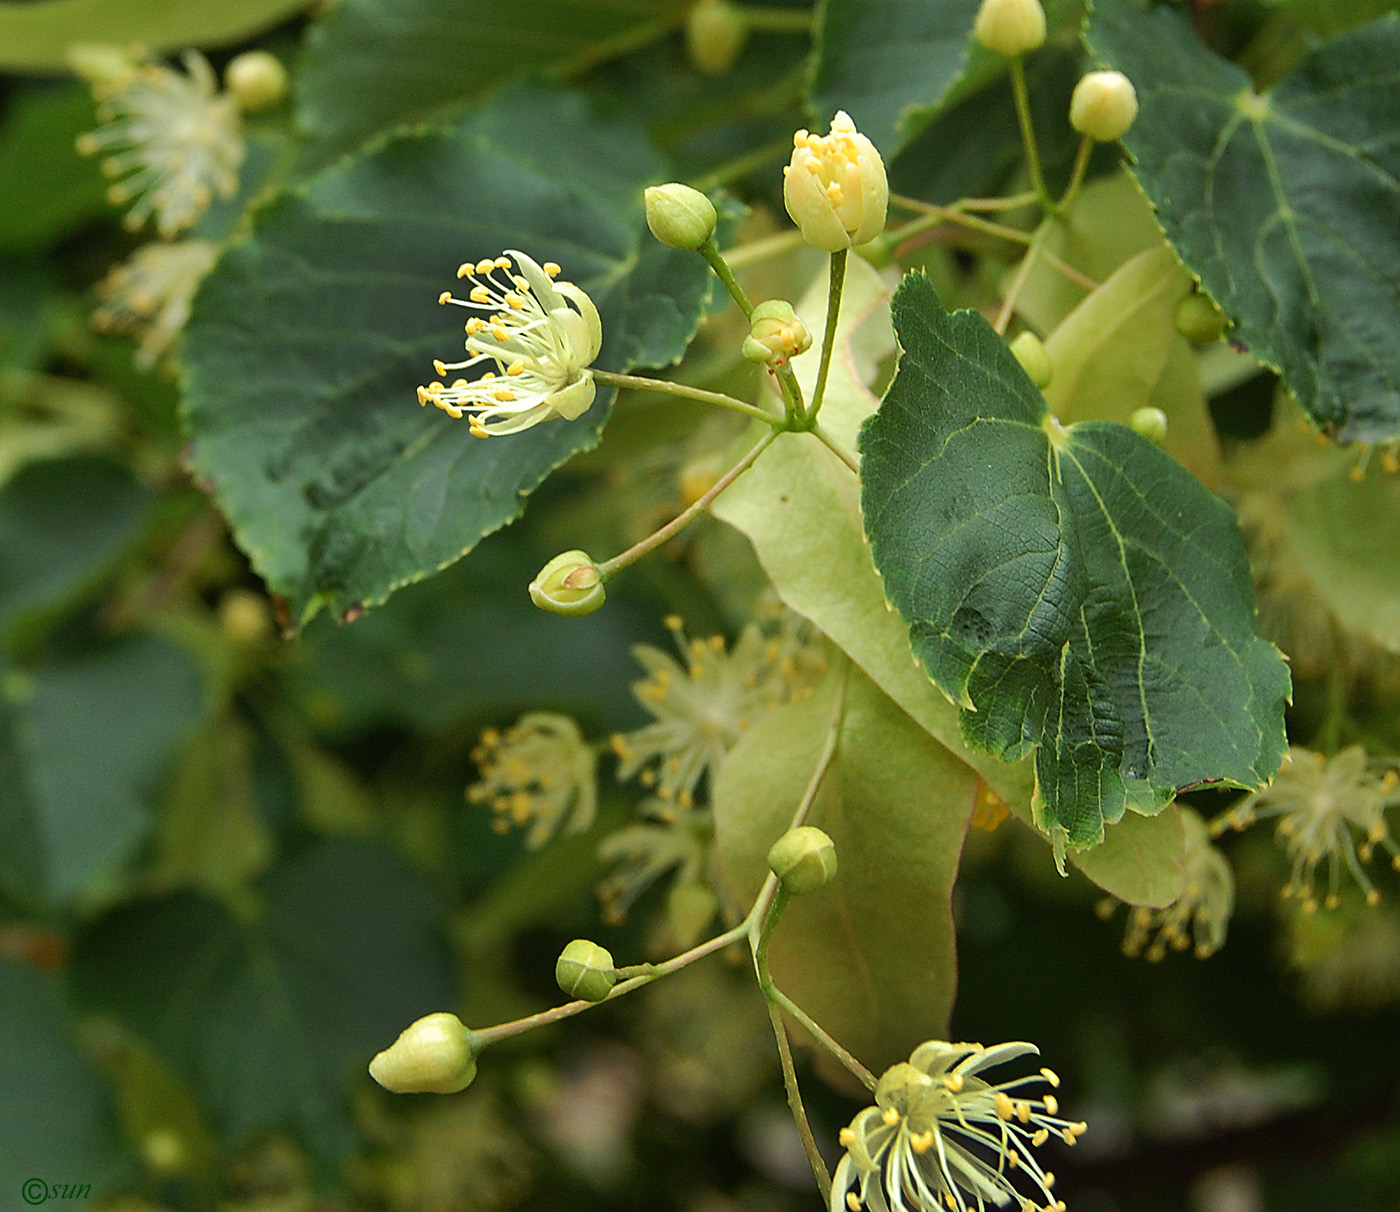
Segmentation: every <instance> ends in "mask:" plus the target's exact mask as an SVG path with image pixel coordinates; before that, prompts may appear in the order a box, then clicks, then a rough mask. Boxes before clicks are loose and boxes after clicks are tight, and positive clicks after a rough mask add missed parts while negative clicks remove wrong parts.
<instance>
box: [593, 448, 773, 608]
mask: <svg viewBox="0 0 1400 1212" xmlns="http://www.w3.org/2000/svg"><path fill="white" fill-rule="evenodd" d="M782 432H783V431H782V430H781V429H770V430H769V431H768V432H767V433H766V434H764V435H763V437H761V438H760V439H759V440H758V444H757V445H756V446H754V448H753V449H752V450H750V451H749V453H748V454H746V455H745V456H744V457H743V458H742V459H740V460H739V461H738V462H737V463H735V464H734V466H733V467H731V468H730V469H729V470H728V471H726V472H725V473H724V475H722V476H720V478H719V479H718V480H716V481H715V483H714V485H713V487H711V488H710V489H709V491H707V492H706V493H705V495H704V496H702V497H700V498H699V499H698V500H697V501H695V502H694V503H693V504H692V505H690V506H688V507H687V508H686V509H684V510H683V511H682V512H681V513H678V514H677V515H676V516H675V517H674V518H672V519H671V520H670V521H669V522H667V523H666V525H665V526H663V527H661V529H659V530H657V531H655V532H653V533H652V534H649V535H647V537H646V538H644V539H642V540H641V541H640V542H638V543H634V544H632V546H631V547H629V548H628V549H627V550H626V551H624V552H623V553H622V554H621V555H616V556H613V558H612V559H611V560H604V561H603V563H601V564H599V565H598V575H599V577H601V578H602V580H603V581H604V582H605V583H606V582H607V581H608V580H610V579H611V578H612V577H613V576H615V575H616V574H617V573H618V572H620V571H621V570H622V569H624V568H626V567H627V566H628V565H629V564H633V563H635V562H636V561H637V560H639V559H641V558H642V556H644V555H646V553H647V552H649V551H652V550H654V549H655V548H657V547H660V546H661V544H662V543H664V542H665V541H666V540H667V539H669V538H670V537H671V536H672V535H675V534H678V533H679V532H680V531H682V530H684V529H685V527H687V526H688V525H690V523H691V522H693V521H694V520H695V519H696V518H697V517H699V515H700V514H702V513H704V512H705V510H707V509H708V508H709V507H710V505H711V504H713V503H714V500H715V498H716V497H718V496H719V494H720V493H722V492H723V491H724V490H725V489H726V488H728V487H729V486H730V485H731V484H732V483H734V481H735V480H737V479H738V478H739V477H740V476H741V475H743V474H744V472H746V471H748V469H749V468H750V467H752V466H753V465H754V462H755V461H756V460H757V459H758V456H759V455H761V454H762V453H763V452H764V451H765V450H767V449H768V447H769V446H771V445H772V444H773V440H774V439H775V438H776V437H777V436H778V435H779V434H780V433H782Z"/></svg>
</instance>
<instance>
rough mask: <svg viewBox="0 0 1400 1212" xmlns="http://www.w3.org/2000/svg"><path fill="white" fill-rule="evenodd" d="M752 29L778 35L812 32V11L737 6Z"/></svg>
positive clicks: (805, 9)
mask: <svg viewBox="0 0 1400 1212" xmlns="http://www.w3.org/2000/svg"><path fill="white" fill-rule="evenodd" d="M736 7H738V9H739V13H740V15H741V16H742V17H743V18H744V24H745V25H747V26H748V27H749V28H750V29H759V30H764V31H766V32H768V33H776V34H809V33H811V32H812V10H811V9H807V8H747V7H743V6H736Z"/></svg>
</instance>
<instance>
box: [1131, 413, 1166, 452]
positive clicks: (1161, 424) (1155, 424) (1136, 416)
mask: <svg viewBox="0 0 1400 1212" xmlns="http://www.w3.org/2000/svg"><path fill="white" fill-rule="evenodd" d="M1128 424H1129V425H1130V426H1132V428H1133V429H1134V430H1136V431H1137V432H1138V433H1140V434H1142V436H1143V437H1144V438H1146V439H1147V440H1148V441H1149V442H1155V443H1156V444H1157V445H1158V446H1160V445H1161V444H1162V443H1163V442H1165V441H1166V440H1167V414H1166V413H1164V412H1163V411H1162V410H1161V409H1160V408H1139V409H1138V410H1137V411H1136V412H1134V413H1133V415H1132V416H1131V417H1129V418H1128Z"/></svg>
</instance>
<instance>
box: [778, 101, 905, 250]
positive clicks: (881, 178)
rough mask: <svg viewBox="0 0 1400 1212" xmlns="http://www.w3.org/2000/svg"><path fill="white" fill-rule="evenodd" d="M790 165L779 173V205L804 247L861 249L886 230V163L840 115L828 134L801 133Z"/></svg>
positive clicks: (833, 121)
mask: <svg viewBox="0 0 1400 1212" xmlns="http://www.w3.org/2000/svg"><path fill="white" fill-rule="evenodd" d="M792 143H793V153H792V161H791V162H790V163H789V164H788V166H787V167H786V168H785V169H783V202H784V203H785V204H786V206H787V212H788V214H789V215H791V216H792V221H793V222H794V223H796V224H797V226H798V227H800V228H801V229H802V238H803V239H804V240H806V241H807V243H808V244H811V245H813V246H814V247H816V248H820V249H822V250H824V251H826V252H840V251H841V250H842V249H845V248H850V247H851V246H852V245H855V244H866V243H868V242H869V241H871V240H873V239H874V238H875V237H876V236H878V235H879V234H880V233H881V232H882V231H884V230H885V211H886V208H887V207H888V206H889V200H890V187H889V182H888V181H887V180H886V178H885V162H884V161H883V160H881V159H880V153H879V152H878V151H876V150H875V145H874V144H873V143H871V142H870V140H869V139H867V138H866V137H865V136H864V135H862V134H860V133H859V132H858V131H857V130H856V127H855V123H854V122H852V121H851V119H850V117H849V115H847V114H846V112H845V111H844V110H842V111H841V112H840V113H838V114H837V115H836V117H834V118H833V119H832V120H831V133H830V134H827V135H813V134H809V133H808V132H807V131H805V130H800V131H798V132H797V134H795V135H793V137H792Z"/></svg>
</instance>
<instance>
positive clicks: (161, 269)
mask: <svg viewBox="0 0 1400 1212" xmlns="http://www.w3.org/2000/svg"><path fill="white" fill-rule="evenodd" d="M217 255H218V249H217V248H216V246H215V245H214V244H213V242H212V241H209V240H176V241H174V242H172V243H169V244H163V243H152V244H143V245H142V246H141V247H140V248H138V249H137V250H136V251H135V252H134V253H132V255H131V257H130V259H129V260H127V261H125V262H123V263H122V264H121V265H118V266H116V267H115V268H114V269H112V270H111V271H110V272H109V273H108V274H107V276H106V277H105V278H103V279H102V281H101V282H99V283H98V284H97V295H98V298H99V299H101V300H102V302H101V305H100V306H99V307H98V308H97V310H96V311H94V312H93V315H92V323H93V327H95V328H96V329H97V330H98V331H99V332H123V333H131V334H133V335H134V336H136V337H137V339H138V341H139V343H140V344H139V347H138V349H137V351H136V365H137V366H138V367H140V368H141V369H142V370H147V369H149V368H150V367H151V366H152V365H154V364H155V361H156V359H157V358H159V357H160V355H161V354H163V353H165V351H166V350H168V349H169V348H170V346H171V345H172V344H174V342H175V338H176V337H178V336H179V335H180V330H181V329H182V328H184V326H185V321H186V320H188V319H189V316H190V300H191V299H193V298H194V292H195V288H196V287H197V286H198V285H199V283H200V279H202V278H203V277H204V275H205V274H207V273H208V272H209V270H210V268H211V267H212V266H213V264H214V258H215V257H216V256H217Z"/></svg>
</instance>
